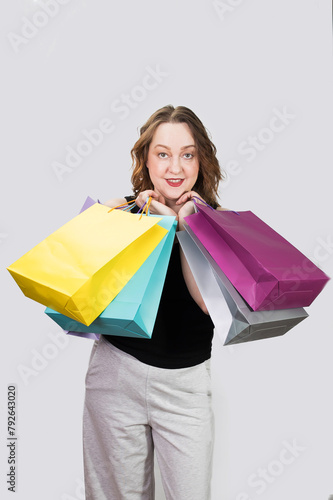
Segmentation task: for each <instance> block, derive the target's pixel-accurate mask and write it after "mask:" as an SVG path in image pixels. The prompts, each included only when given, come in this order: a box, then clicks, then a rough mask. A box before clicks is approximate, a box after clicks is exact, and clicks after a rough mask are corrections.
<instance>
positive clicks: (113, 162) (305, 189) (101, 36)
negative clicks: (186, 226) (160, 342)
mask: <svg viewBox="0 0 333 500" xmlns="http://www.w3.org/2000/svg"><path fill="white" fill-rule="evenodd" d="M0 9H1V15H0V19H1V33H2V39H1V40H2V42H1V48H0V50H1V66H2V77H1V86H2V91H1V126H2V130H1V138H2V147H1V188H2V189H1V198H0V200H1V212H0V258H1V268H0V275H1V319H2V329H1V330H2V349H1V359H0V366H1V397H0V408H1V412H0V414H1V419H0V437H1V439H0V456H1V462H0V495H1V498H6V499H7V498H13V493H11V492H8V490H7V486H8V485H7V484H6V480H7V478H6V474H7V472H8V470H9V465H8V463H7V459H8V448H7V447H6V444H7V441H6V437H7V416H8V415H7V385H8V384H10V383H15V384H16V385H17V392H18V394H17V413H18V421H17V433H18V441H17V448H16V451H17V459H18V462H17V493H16V495H15V498H16V499H17V500H26V499H32V498H33V499H34V500H46V499H47V500H82V499H83V498H84V494H83V487H82V484H83V483H82V481H83V470H82V450H81V416H82V406H83V397H84V377H85V373H86V369H87V363H88V358H89V353H90V349H91V346H92V343H91V341H88V340H82V339H77V338H70V339H68V338H67V337H65V336H64V335H63V334H62V332H61V330H60V329H59V328H58V327H57V325H55V324H53V322H52V321H51V320H50V319H49V318H48V317H47V316H46V315H45V314H44V312H43V310H44V307H43V306H41V305H40V304H37V303H35V302H33V301H31V300H29V299H27V298H25V297H24V296H23V294H22V292H21V291H20V290H19V288H18V287H17V286H16V284H15V283H14V281H13V280H12V278H11V277H10V275H9V273H8V272H7V270H6V269H5V267H6V266H8V265H9V264H11V263H12V262H13V261H15V260H16V259H17V258H19V257H20V256H21V255H23V253H25V252H26V251H28V250H29V249H30V248H32V247H33V246H34V245H35V244H37V243H38V242H39V241H41V240H42V239H43V238H44V237H46V236H47V235H48V234H50V233H51V232H52V231H53V230H55V229H57V228H58V227H60V226H61V225H62V224H64V223H65V222H66V221H67V220H69V219H70V218H71V217H73V216H74V215H75V214H76V213H77V211H78V210H79V208H80V207H81V205H82V203H83V201H84V199H85V198H86V196H87V195H90V196H92V197H94V198H99V199H100V200H101V201H104V200H106V199H109V198H111V197H115V196H117V197H118V196H123V195H125V194H129V193H130V166H131V162H130V155H129V151H130V149H131V147H132V145H133V143H134V142H135V140H136V138H137V137H138V127H139V126H140V125H142V124H143V123H144V121H145V120H146V119H147V118H148V116H150V114H151V113H152V112H153V111H155V110H156V109H157V108H159V107H161V106H163V105H165V104H169V103H171V104H174V105H185V106H188V107H190V108H192V109H193V110H194V111H195V112H196V113H197V115H198V116H199V117H200V118H201V119H202V121H203V123H204V124H205V125H206V127H207V128H208V129H209V131H210V133H211V135H212V138H213V141H214V142H215V144H216V146H217V149H218V156H219V159H220V161H221V164H222V165H223V167H224V168H225V170H226V171H227V172H228V179H227V181H226V182H225V183H224V185H222V186H221V191H220V193H221V201H222V204H223V205H224V206H226V207H228V208H232V209H236V210H237V209H238V210H247V209H249V210H252V211H253V212H255V213H256V214H257V215H258V216H259V217H261V218H262V219H264V220H265V221H266V222H267V223H268V224H270V225H271V226H272V227H274V228H275V229H276V230H277V231H278V232H280V233H281V234H282V235H283V236H285V237H286V238H287V239H288V240H289V241H291V242H292V243H293V244H294V245H295V246H297V247H298V248H299V249H300V250H301V251H302V252H303V253H305V254H306V255H307V256H308V257H309V258H310V259H312V260H313V261H315V262H316V263H317V264H318V265H319V266H320V267H321V268H322V269H323V270H324V271H325V272H326V273H327V274H329V275H331V276H333V227H332V222H331V221H332V204H331V200H332V186H331V181H332V176H331V173H330V171H331V165H332V159H333V158H332V156H333V154H332V148H331V143H332V131H333V127H332V83H333V78H332V59H331V56H332V43H331V35H332V14H331V2H330V1H329V0H295V1H293V2H290V1H288V0H280V1H279V2H276V1H272V0H270V1H269V0H247V1H242V0H225V1H221V0H219V1H211V0H209V1H203V0H202V1H200V0H196V1H193V0H192V1H190V0H183V1H176V0H169V2H160V1H156V0H154V1H153V0H142V1H141V2H137V1H134V0H129V1H126V2H107V1H101V0H94V1H90V2H89V1H87V0H40V1H33V0H18V1H16V2H6V3H2V4H1V7H0ZM97 129H99V132H96V130H97ZM308 312H309V314H310V317H309V318H308V319H307V320H306V321H304V322H303V323H301V324H300V325H299V326H297V327H296V328H294V329H293V330H292V331H290V332H289V333H288V334H287V335H285V336H284V337H281V338H276V339H272V340H265V341H260V342H254V343H249V344H244V345H237V346H234V347H229V348H227V347H223V346H222V340H221V339H220V338H219V337H217V336H216V338H215V339H214V350H213V357H212V363H213V374H212V376H213V386H214V387H213V389H214V409H215V417H216V446H215V461H214V472H213V482H212V485H213V496H212V499H213V500H259V498H260V499H264V500H281V499H282V498H283V499H287V500H289V499H292V498H293V499H294V498H297V499H302V500H314V499H315V500H319V499H324V500H327V499H328V497H329V495H330V494H332V493H333V484H332V465H333V464H332V446H333V435H332V420H333V405H332V347H333V341H332V333H333V332H332V326H333V320H332V283H329V284H328V286H327V287H326V289H325V290H324V292H323V293H322V294H321V295H320V296H319V297H318V298H317V299H316V301H315V302H314V303H313V305H312V306H311V307H309V308H308ZM163 498H164V496H163V493H162V488H161V484H160V480H159V478H158V480H157V500H162V499H163Z"/></svg>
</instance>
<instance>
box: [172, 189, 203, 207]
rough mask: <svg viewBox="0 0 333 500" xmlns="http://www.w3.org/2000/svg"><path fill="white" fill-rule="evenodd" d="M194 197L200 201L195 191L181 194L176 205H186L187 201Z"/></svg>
mask: <svg viewBox="0 0 333 500" xmlns="http://www.w3.org/2000/svg"><path fill="white" fill-rule="evenodd" d="M195 196H196V197H197V198H200V200H202V198H201V196H199V195H198V193H196V192H195V191H187V192H186V193H184V194H182V195H181V197H180V198H179V199H178V200H177V201H176V205H181V204H183V203H186V202H187V201H189V200H192V198H193V197H195Z"/></svg>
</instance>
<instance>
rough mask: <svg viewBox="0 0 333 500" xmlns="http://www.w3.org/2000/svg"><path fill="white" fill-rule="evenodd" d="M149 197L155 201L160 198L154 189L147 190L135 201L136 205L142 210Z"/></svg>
mask: <svg viewBox="0 0 333 500" xmlns="http://www.w3.org/2000/svg"><path fill="white" fill-rule="evenodd" d="M149 196H151V197H152V198H154V199H157V198H158V194H157V193H155V191H153V190H152V189H147V190H146V191H142V192H141V193H139V195H138V196H137V198H136V199H135V203H136V205H137V206H138V207H140V208H141V207H142V205H144V204H145V203H146V201H147V198H148V197H149Z"/></svg>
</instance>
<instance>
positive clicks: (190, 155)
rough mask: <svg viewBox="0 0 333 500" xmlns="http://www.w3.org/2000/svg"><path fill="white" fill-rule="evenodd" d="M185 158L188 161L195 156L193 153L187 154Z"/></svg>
mask: <svg viewBox="0 0 333 500" xmlns="http://www.w3.org/2000/svg"><path fill="white" fill-rule="evenodd" d="M184 156H185V158H186V159H187V160H190V159H191V158H193V156H194V155H193V154H192V153H185V154H184Z"/></svg>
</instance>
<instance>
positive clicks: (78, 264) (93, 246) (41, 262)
mask: <svg viewBox="0 0 333 500" xmlns="http://www.w3.org/2000/svg"><path fill="white" fill-rule="evenodd" d="M159 221H160V218H158V217H147V216H142V215H140V214H132V213H128V212H124V211H118V210H112V211H110V209H109V207H107V206H104V205H101V204H98V203H95V204H94V205H92V206H90V207H89V208H88V209H87V210H84V211H83V212H82V213H80V214H79V215H77V216H76V217H74V218H73V219H72V220H71V221H69V222H67V223H66V224H65V225H64V226H62V227H61V228H60V229H58V230H57V231H55V232H54V233H52V234H51V235H50V236H48V237H47V238H46V239H45V240H43V241H42V242H41V243H39V244H38V245H36V246H35V247H34V248H33V249H32V250H30V251H29V252H27V253H26V254H25V255H23V256H22V257H21V258H20V259H18V260H17V261H16V262H14V263H13V264H12V265H11V266H9V267H8V271H9V272H10V273H11V275H12V276H13V278H14V279H15V281H16V282H17V284H18V285H19V286H20V288H21V290H22V291H23V293H24V294H25V295H26V296H27V297H30V298H31V299H33V300H36V301H37V302H40V303H42V304H44V305H46V306H48V307H50V308H52V309H54V310H56V311H58V312H60V313H62V314H65V315H66V316H69V317H70V318H72V319H75V320H77V321H80V322H82V323H83V324H85V325H90V324H91V323H92V321H94V319H96V317H97V316H98V315H99V314H100V313H101V312H102V311H103V310H104V309H105V307H106V306H107V305H108V304H109V303H110V302H111V300H112V299H113V298H114V297H115V296H116V295H117V294H118V293H119V291H120V290H121V289H122V288H123V287H124V286H125V285H126V283H127V282H128V281H129V280H130V278H131V277H132V276H133V275H134V273H135V272H136V271H137V270H138V269H139V268H140V266H141V265H142V264H143V262H144V261H145V260H146V259H147V257H148V256H149V255H150V254H151V252H152V251H153V250H154V249H155V248H156V246H157V245H158V244H159V242H160V241H161V240H162V238H163V237H164V236H165V234H166V233H167V230H166V229H165V228H163V227H161V226H159V225H158V222H159Z"/></svg>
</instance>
